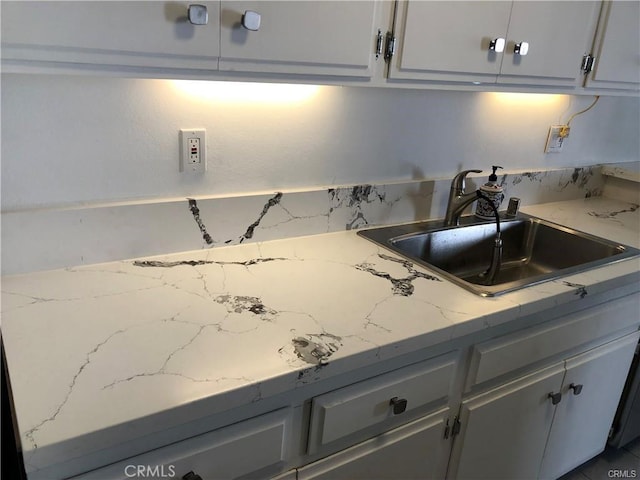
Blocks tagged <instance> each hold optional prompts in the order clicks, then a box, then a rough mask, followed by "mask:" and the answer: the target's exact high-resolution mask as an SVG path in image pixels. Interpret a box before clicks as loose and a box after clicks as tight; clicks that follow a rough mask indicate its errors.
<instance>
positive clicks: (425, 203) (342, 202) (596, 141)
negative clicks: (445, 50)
mask: <svg viewBox="0 0 640 480" xmlns="http://www.w3.org/2000/svg"><path fill="white" fill-rule="evenodd" d="M196 83H197V84H198V85H199V86H200V87H203V88H198V89H195V90H189V88H184V87H185V84H184V83H181V82H175V81H171V80H150V79H131V78H108V77H93V76H64V75H22V74H3V75H2V91H1V95H2V98H1V100H2V103H1V106H2V165H1V166H2V177H1V180H2V192H1V193H2V272H3V274H10V273H16V272H27V271H32V270H41V269H49V268H56V267H64V266H70V265H79V264H86V263H95V262H102V261H109V260H115V259H122V258H132V257H138V256H145V255H153V254H163V253H169V252H175V251H182V250H189V249H196V248H202V247H210V246H222V245H232V244H235V243H239V242H241V241H242V242H246V241H261V240H267V239H272V238H279V237H284V236H292V235H305V234H313V233H318V232H327V231H335V230H343V229H345V228H359V227H361V226H364V225H367V224H368V225H375V224H382V223H395V222H405V221H413V220H420V219H425V218H434V217H441V216H443V215H444V206H443V202H444V201H446V197H447V193H448V189H449V181H450V179H451V177H453V175H454V174H455V173H456V172H458V171H460V170H462V169H466V168H477V169H481V170H484V171H485V174H482V175H481V176H480V177H479V178H478V180H477V182H476V184H479V183H480V182H483V181H484V180H485V179H486V175H488V171H489V167H490V166H491V165H492V164H499V165H502V166H503V167H505V171H506V172H507V175H506V177H503V181H504V182H505V187H506V189H507V194H508V195H515V196H520V197H522V199H523V200H522V201H523V204H531V203H539V202H543V201H553V200H560V199H563V198H580V197H584V196H587V195H594V194H598V193H599V192H600V191H601V190H602V179H601V177H600V174H599V169H598V168H595V169H592V168H588V167H590V166H592V165H598V164H602V163H624V162H631V161H637V159H638V156H639V152H640V138H639V136H638V135H637V132H638V131H640V99H638V98H628V97H602V98H601V99H600V101H599V102H598V104H597V105H596V107H594V108H593V109H592V110H590V111H589V112H587V113H585V114H584V115H581V116H579V117H576V118H575V119H574V121H573V122H572V125H571V127H572V129H571V137H570V138H569V139H568V140H567V142H566V144H565V147H564V149H563V152H562V153H560V154H551V155H548V154H544V153H543V146H544V142H545V139H546V135H547V130H548V128H549V126H550V125H552V124H556V123H559V122H563V121H566V120H567V118H568V117H569V116H570V115H571V114H572V113H575V112H576V111H579V110H581V109H583V108H586V106H588V105H589V104H590V103H591V102H592V97H575V96H567V95H553V96H548V95H545V96H539V95H533V96H532V95H528V96H526V97H522V96H517V95H515V96H514V95H510V94H492V93H479V92H456V91H435V90H403V89H391V88H389V89H381V88H366V87H329V86H322V87H316V88H315V89H314V90H313V93H312V95H310V96H306V97H305V96H302V97H296V98H295V99H293V100H291V101H286V100H278V101H274V98H273V95H269V87H266V88H264V89H263V91H264V92H266V93H264V94H262V95H264V99H263V100H262V99H261V97H260V96H255V92H253V91H251V90H242V88H245V87H242V88H240V89H238V90H236V91H235V93H234V98H233V100H230V99H229V98H227V97H226V96H225V95H208V94H207V91H209V92H210V91H213V92H218V89H220V91H222V90H223V89H222V88H221V87H220V84H216V83H208V82H196ZM279 87H280V91H282V88H281V86H279ZM246 88H249V89H250V87H246ZM285 90H286V89H285ZM218 93H219V92H218ZM181 128H206V129H207V149H208V156H207V159H208V166H209V171H208V172H207V174H205V175H202V176H198V175H188V174H181V173H179V171H178V163H179V162H178V131H179V129H181ZM256 192H257V193H256ZM279 192H280V193H282V195H281V196H280V195H279ZM188 199H192V201H190V200H188ZM196 211H197V215H196V213H194V212H196ZM196 216H197V217H199V219H200V221H199V222H198V221H197V220H196ZM254 224H255V225H254ZM205 232H206V234H207V235H208V236H209V237H208V238H210V242H209V241H208V240H206V239H205V238H204V237H205Z"/></svg>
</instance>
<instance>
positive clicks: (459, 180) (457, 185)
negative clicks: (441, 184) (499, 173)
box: [451, 170, 482, 194]
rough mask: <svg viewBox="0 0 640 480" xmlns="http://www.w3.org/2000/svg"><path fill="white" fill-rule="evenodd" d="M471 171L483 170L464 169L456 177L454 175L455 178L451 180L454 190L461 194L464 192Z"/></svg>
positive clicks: (479, 171) (478, 171)
mask: <svg viewBox="0 0 640 480" xmlns="http://www.w3.org/2000/svg"><path fill="white" fill-rule="evenodd" d="M470 173H482V170H463V171H462V172H460V173H459V174H457V175H456V176H455V177H453V180H452V181H451V188H452V189H453V190H456V191H457V192H459V193H460V194H462V193H464V188H465V184H464V180H465V178H466V177H467V175H468V174H470Z"/></svg>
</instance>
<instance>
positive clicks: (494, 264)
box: [444, 170, 502, 285]
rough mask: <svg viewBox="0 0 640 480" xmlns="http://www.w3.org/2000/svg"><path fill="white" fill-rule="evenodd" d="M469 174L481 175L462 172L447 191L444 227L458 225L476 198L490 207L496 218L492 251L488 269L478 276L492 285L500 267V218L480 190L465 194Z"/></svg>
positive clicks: (469, 171) (466, 171)
mask: <svg viewBox="0 0 640 480" xmlns="http://www.w3.org/2000/svg"><path fill="white" fill-rule="evenodd" d="M469 173H482V170H464V171H462V172H460V173H458V174H457V175H456V176H455V177H453V180H452V181H451V189H450V190H449V202H448V203H447V213H446V215H445V217H444V226H445V227H453V226H456V225H458V224H459V223H460V215H461V214H462V211H463V210H464V209H465V207H466V206H467V205H469V204H470V203H471V202H473V201H474V200H477V199H478V198H484V199H485V200H486V201H487V203H488V204H489V205H490V206H491V209H492V210H493V213H494V215H495V218H496V236H495V239H494V241H493V249H492V250H491V262H490V264H489V268H487V270H485V271H484V272H482V273H480V274H479V275H478V276H479V277H481V278H483V279H484V283H485V285H493V283H494V281H495V278H496V276H497V275H498V272H499V271H500V266H501V264H502V234H501V232H500V216H499V215H498V209H497V208H496V206H495V205H494V204H493V202H492V201H491V199H490V198H489V197H487V196H486V195H484V194H483V193H482V192H481V191H480V190H475V191H473V192H471V193H465V191H464V189H465V178H466V176H467V174H469Z"/></svg>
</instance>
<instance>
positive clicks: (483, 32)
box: [389, 0, 511, 83]
mask: <svg viewBox="0 0 640 480" xmlns="http://www.w3.org/2000/svg"><path fill="white" fill-rule="evenodd" d="M510 13H511V3H510V2H500V1H497V2H477V1H467V2H457V1H456V2H451V1H438V2H436V1H433V2H431V1H430V2H424V1H419V0H412V1H407V2H399V3H398V10H397V13H396V30H395V32H396V37H397V42H398V46H397V50H396V54H395V55H394V57H393V58H392V65H391V68H390V71H389V77H390V78H394V79H395V78H397V79H407V80H434V81H462V82H464V81H469V82H470V81H481V82H490V83H494V82H495V81H496V77H497V75H498V73H500V63H501V61H502V55H501V54H497V53H495V52H494V51H491V50H490V49H489V46H490V43H491V41H492V40H493V39H498V38H502V39H504V38H505V37H506V35H507V28H508V26H509V14H510Z"/></svg>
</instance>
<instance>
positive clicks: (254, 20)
mask: <svg viewBox="0 0 640 480" xmlns="http://www.w3.org/2000/svg"><path fill="white" fill-rule="evenodd" d="M261 19H262V17H261V15H260V14H259V13H258V12H254V11H252V10H246V11H245V12H244V15H242V26H243V27H244V28H246V29H247V30H251V31H252V32H257V31H258V30H260V20H261Z"/></svg>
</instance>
